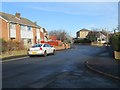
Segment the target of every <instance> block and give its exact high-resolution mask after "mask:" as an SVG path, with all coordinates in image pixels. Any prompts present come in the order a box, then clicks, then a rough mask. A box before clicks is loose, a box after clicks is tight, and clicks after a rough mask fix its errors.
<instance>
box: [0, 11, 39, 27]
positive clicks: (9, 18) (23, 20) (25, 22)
mask: <svg viewBox="0 0 120 90" xmlns="http://www.w3.org/2000/svg"><path fill="white" fill-rule="evenodd" d="M0 16H1V17H2V18H4V19H5V20H7V21H8V22H12V23H19V24H23V25H28V26H33V27H38V25H36V23H34V22H32V21H31V20H29V19H27V18H23V17H20V18H17V17H16V16H15V15H12V14H7V13H3V12H0ZM39 27H40V26H39ZM39 27H38V28H39Z"/></svg>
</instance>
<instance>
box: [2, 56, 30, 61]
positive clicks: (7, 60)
mask: <svg viewBox="0 0 120 90" xmlns="http://www.w3.org/2000/svg"><path fill="white" fill-rule="evenodd" d="M28 57H29V56H26V57H22V58H15V59H10V60H3V61H0V62H10V61H15V60H19V59H24V58H28Z"/></svg>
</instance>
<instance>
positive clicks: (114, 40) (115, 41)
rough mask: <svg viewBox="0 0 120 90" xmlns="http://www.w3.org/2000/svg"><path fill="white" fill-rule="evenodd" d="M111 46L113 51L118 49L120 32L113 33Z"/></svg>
mask: <svg viewBox="0 0 120 90" xmlns="http://www.w3.org/2000/svg"><path fill="white" fill-rule="evenodd" d="M112 46H113V49H114V51H120V32H119V33H116V34H115V35H113V37H112Z"/></svg>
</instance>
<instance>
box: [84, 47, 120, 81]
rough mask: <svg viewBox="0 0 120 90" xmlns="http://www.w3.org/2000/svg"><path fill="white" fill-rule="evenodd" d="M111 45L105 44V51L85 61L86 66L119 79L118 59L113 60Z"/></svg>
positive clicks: (119, 64) (119, 66)
mask: <svg viewBox="0 0 120 90" xmlns="http://www.w3.org/2000/svg"><path fill="white" fill-rule="evenodd" d="M113 55H114V54H113V49H112V47H111V46H106V47H105V51H104V52H103V53H101V54H99V55H97V56H95V57H94V58H91V59H90V60H88V61H86V66H87V67H88V68H89V69H91V70H93V71H95V72H97V73H99V74H102V75H105V76H109V77H111V78H114V79H117V80H120V73H119V70H120V60H115V59H114V56H113Z"/></svg>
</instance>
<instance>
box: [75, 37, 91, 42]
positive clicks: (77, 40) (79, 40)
mask: <svg viewBox="0 0 120 90" xmlns="http://www.w3.org/2000/svg"><path fill="white" fill-rule="evenodd" d="M74 43H91V41H90V40H88V39H86V38H85V39H76V40H74Z"/></svg>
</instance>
